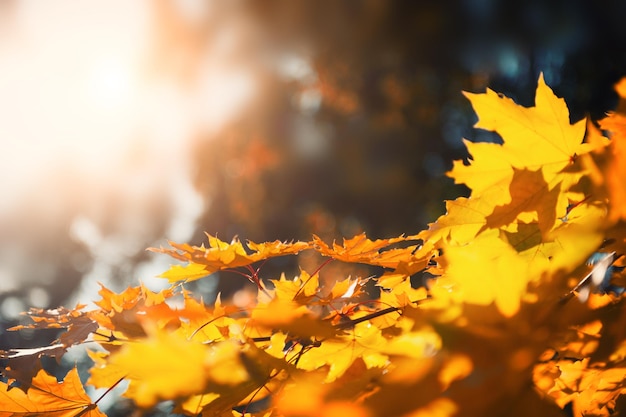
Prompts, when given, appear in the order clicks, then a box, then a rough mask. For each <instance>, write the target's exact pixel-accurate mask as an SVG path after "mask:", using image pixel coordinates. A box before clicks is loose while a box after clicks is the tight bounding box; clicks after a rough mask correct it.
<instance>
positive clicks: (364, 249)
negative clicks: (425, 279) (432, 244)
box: [313, 233, 430, 271]
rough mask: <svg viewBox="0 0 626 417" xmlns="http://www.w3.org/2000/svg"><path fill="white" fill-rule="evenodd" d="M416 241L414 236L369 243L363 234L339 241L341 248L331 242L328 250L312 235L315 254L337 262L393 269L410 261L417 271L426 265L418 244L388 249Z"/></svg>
mask: <svg viewBox="0 0 626 417" xmlns="http://www.w3.org/2000/svg"><path fill="white" fill-rule="evenodd" d="M417 239H418V237H417V236H399V237H395V238H391V239H377V240H370V239H368V238H367V236H366V235H365V233H361V234H358V235H356V236H354V237H353V238H351V239H343V245H340V244H338V243H336V242H333V244H332V247H331V246H329V245H327V244H326V243H325V242H324V241H323V240H322V239H320V238H319V237H318V236H316V235H313V244H314V248H315V250H316V251H318V252H319V253H321V254H322V255H324V256H328V257H331V258H333V259H336V260H338V261H343V262H349V263H361V264H368V265H376V266H382V267H384V268H392V269H395V268H397V267H398V265H399V263H400V262H404V263H409V262H410V263H412V264H418V265H419V266H416V271H418V270H420V269H423V268H424V267H425V266H426V264H427V263H428V259H429V257H430V253H427V252H426V251H423V250H420V249H421V246H420V245H411V246H408V247H406V248H390V246H391V245H393V244H395V243H399V242H407V241H415V240H417Z"/></svg>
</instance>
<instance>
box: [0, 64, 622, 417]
mask: <svg viewBox="0 0 626 417" xmlns="http://www.w3.org/2000/svg"><path fill="white" fill-rule="evenodd" d="M467 97H468V99H469V100H470V102H471V103H472V105H473V106H474V109H475V110H476V112H477V114H478V120H479V121H478V123H477V125H476V126H477V127H479V128H483V129H488V130H492V131H494V132H497V133H498V134H500V136H501V137H502V139H503V143H502V144H495V143H471V142H466V145H467V147H468V150H469V152H470V154H471V156H472V158H471V160H470V161H469V163H463V162H456V163H455V164H454V167H453V169H452V171H451V172H450V173H449V175H450V176H451V177H452V178H454V180H455V181H456V182H457V183H464V184H466V185H467V186H468V187H470V188H471V195H470V196H469V197H466V198H458V199H456V200H454V201H448V202H447V203H446V207H447V213H446V214H444V215H442V216H441V217H440V218H439V219H438V220H437V221H436V222H434V223H432V224H430V225H429V228H428V230H425V231H422V232H420V233H418V234H417V235H411V236H399V237H395V238H389V239H378V240H371V239H369V238H368V237H367V236H366V235H365V234H359V235H357V236H354V237H352V238H347V239H344V240H343V241H342V242H341V243H337V242H333V243H332V244H327V243H325V242H324V241H323V240H322V239H320V238H319V237H317V236H313V237H312V240H311V241H309V242H290V243H285V242H279V241H275V242H268V243H254V242H249V241H248V242H246V243H243V242H241V241H239V240H238V239H234V240H233V241H232V242H231V243H227V242H224V241H222V240H219V239H218V238H217V237H214V236H211V235H208V245H207V246H206V247H205V246H204V245H202V246H199V247H198V246H193V245H189V244H186V243H183V244H179V243H174V242H170V245H171V247H172V249H163V248H161V249H153V251H155V252H160V253H165V254H168V255H170V256H172V257H173V258H175V259H177V260H179V261H181V262H183V263H184V264H183V265H174V266H172V267H171V268H170V269H169V270H168V271H166V272H165V273H164V274H162V277H163V278H166V279H167V280H168V281H169V282H170V283H171V284H172V285H171V286H170V287H169V288H167V289H165V290H162V291H160V292H153V291H150V290H149V289H147V288H146V287H145V286H143V285H140V286H137V287H132V288H128V289H126V290H124V291H122V292H120V293H115V292H113V291H110V290H109V289H107V288H104V287H103V288H102V289H101V291H100V296H101V299H100V300H99V301H96V303H95V304H96V308H95V309H93V310H87V311H85V310H84V307H83V306H77V307H76V308H75V309H73V310H69V309H57V310H47V311H43V310H31V312H30V313H29V316H30V317H31V319H32V320H33V322H34V323H33V324H31V325H27V326H18V327H17V328H15V329H13V330H20V329H23V328H32V329H39V328H58V329H61V330H63V331H64V333H62V335H61V337H60V338H59V340H57V341H56V342H55V344H53V345H51V346H48V347H41V348H37V349H22V350H20V349H15V350H11V351H8V352H2V353H1V357H2V358H3V359H5V360H6V361H7V363H8V367H7V369H6V370H5V374H6V376H8V377H10V378H12V379H11V382H14V383H19V384H20V387H21V388H11V389H9V388H8V385H6V384H4V391H3V394H2V393H0V394H1V395H0V410H2V411H0V416H13V415H60V416H80V415H94V416H96V415H102V414H101V413H100V412H99V411H98V410H97V408H96V406H95V404H93V403H91V402H90V400H89V399H88V398H87V397H85V395H84V393H83V391H82V386H81V385H80V381H79V380H78V379H77V374H76V372H75V371H72V372H70V374H68V376H66V377H65V380H64V381H63V382H56V380H55V379H54V378H53V377H50V376H49V375H47V374H45V372H44V371H38V372H34V373H33V372H31V373H29V372H20V371H19V370H17V369H18V368H19V367H20V366H21V365H23V364H24V363H25V362H28V363H33V362H37V361H38V359H39V358H40V357H41V356H44V355H47V356H55V357H57V358H59V357H60V356H62V355H63V353H64V352H65V349H66V348H67V347H69V346H72V345H76V344H80V343H83V342H85V341H87V340H89V339H88V338H91V339H93V341H94V342H96V343H97V344H99V345H100V347H101V348H103V349H100V350H98V351H90V357H91V358H92V360H93V362H94V364H93V366H92V368H91V377H90V379H89V380H88V381H87V384H89V385H93V386H95V387H100V388H110V387H112V386H114V385H116V384H117V383H118V382H119V381H120V380H121V379H124V380H127V381H128V387H127V389H126V392H125V393H124V394H123V395H124V396H126V397H127V398H130V399H131V400H132V401H134V403H135V404H136V405H137V406H138V407H140V408H144V409H148V408H150V407H153V406H155V405H156V404H157V403H159V402H160V401H167V400H169V401H172V402H173V403H174V411H175V412H177V413H182V414H186V415H202V416H232V415H235V416H240V415H246V416H270V415H271V416H284V417H295V416H307V417H308V416H360V417H377V416H390V417H394V416H398V417H402V416H404V417H417V416H442V417H448V416H453V415H460V416H485V415H490V416H500V415H501V416H504V415H506V416H527V415H541V416H559V415H562V414H561V409H562V408H564V407H566V406H571V409H573V411H574V414H575V415H576V416H592V415H593V416H597V415H601V416H604V415H609V414H611V413H613V412H614V411H615V408H616V407H617V406H618V397H619V396H620V395H621V394H623V393H625V392H626V383H625V379H624V375H625V374H626V364H625V363H624V361H625V358H626V308H625V301H624V297H623V293H624V288H623V287H624V284H625V283H626V277H625V274H624V273H623V272H622V269H623V267H624V266H625V262H624V259H623V257H622V255H621V254H623V253H624V251H626V228H625V227H624V221H625V220H626V212H625V211H624V207H626V185H625V184H626V169H625V167H626V146H624V143H625V141H626V122H625V120H626V115H621V114H617V113H615V114H611V115H609V116H608V117H607V118H606V119H605V120H603V121H601V122H600V125H601V127H602V128H603V129H604V130H605V131H608V132H609V133H608V135H609V136H610V140H609V139H607V138H605V137H603V136H602V133H601V132H600V131H599V130H597V129H595V128H593V127H592V125H591V124H587V123H586V122H585V121H579V122H576V123H574V124H570V122H569V114H568V109H567V106H566V105H565V102H564V101H563V100H562V99H560V98H558V97H556V95H554V93H553V92H552V90H551V89H550V88H549V87H548V86H547V85H546V84H545V82H544V80H543V77H540V78H539V83H538V87H537V91H536V99H535V106H533V107H530V108H526V107H522V106H519V105H517V104H516V103H515V102H513V100H511V99H509V98H506V97H504V96H502V95H499V94H497V93H495V92H494V91H491V90H488V91H487V92H486V93H485V94H467ZM586 126H588V128H587V129H586ZM304 250H308V251H316V252H317V254H318V255H321V256H323V257H326V258H328V261H327V262H325V263H322V264H321V265H320V266H319V268H317V269H316V270H314V271H305V270H301V271H300V273H299V274H297V275H296V276H295V277H291V278H287V277H286V276H285V275H283V276H281V277H280V278H279V279H268V278H271V277H264V276H262V275H263V263H262V262H265V261H267V260H268V259H272V258H274V257H278V256H289V255H296V254H297V253H299V252H300V251H304ZM331 260H334V261H339V262H343V263H345V264H367V265H372V266H376V267H379V268H380V270H381V272H380V273H379V275H378V276H375V277H369V278H363V277H358V276H357V277H350V276H343V275H342V276H337V277H335V278H336V279H335V280H334V281H328V280H320V279H319V275H320V271H321V270H322V269H323V268H324V267H325V266H326V265H327V264H328V262H330V261H331ZM226 269H228V270H235V271H237V272H239V273H240V275H243V276H245V277H247V278H248V279H249V280H250V281H252V282H253V283H255V285H256V287H257V289H258V293H257V296H256V297H255V299H254V301H253V302H251V303H249V305H247V307H246V308H245V309H242V308H238V307H234V306H232V305H229V304H223V303H222V302H221V300H220V298H219V296H218V298H217V300H216V302H215V303H214V304H213V305H212V306H207V305H205V304H204V302H203V301H202V300H201V299H197V298H195V297H194V294H192V293H191V292H189V291H187V290H186V289H185V288H184V287H183V284H181V283H180V282H183V283H184V282H187V281H193V280H197V279H203V278H204V277H205V276H208V275H210V274H213V273H215V272H219V271H222V270H226ZM415 277H419V278H423V279H424V280H425V281H424V285H415V282H413V284H412V278H415ZM274 278H275V277H274ZM209 279H210V278H209ZM370 279H372V280H374V281H375V284H376V286H377V287H378V289H379V290H380V291H379V294H378V295H376V296H373V295H370V294H368V292H367V291H365V284H366V283H367V282H368V281H369V280H370ZM413 281H415V280H413ZM11 382H10V383H11ZM44 397H45V398H44ZM52 397H54V401H53V400H51V398H52ZM261 400H263V401H261ZM261 402H265V403H266V404H267V405H266V406H265V407H260V406H259V405H258V404H259V403H261ZM259 408H260V409H259ZM6 410H8V411H6Z"/></svg>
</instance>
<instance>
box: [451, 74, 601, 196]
mask: <svg viewBox="0 0 626 417" xmlns="http://www.w3.org/2000/svg"><path fill="white" fill-rule="evenodd" d="M465 95H466V97H467V98H468V99H469V100H470V102H471V103H472V106H473V108H474V110H475V111H476V113H477V114H478V122H477V123H476V125H475V127H477V128H481V129H486V130H490V131H494V132H496V133H499V134H500V136H501V137H502V139H503V141H504V143H503V144H502V145H500V144H495V143H472V142H468V141H465V144H466V146H467V148H468V151H469V153H470V154H471V155H472V158H473V160H472V161H471V163H470V165H464V164H463V163H462V162H459V161H457V162H455V163H454V166H453V169H452V172H451V173H450V174H449V175H450V176H451V177H452V178H454V179H455V181H456V182H457V183H464V184H466V185H467V186H468V187H470V188H471V189H472V191H473V193H476V194H482V193H483V192H484V191H485V190H488V189H489V188H490V187H491V186H492V185H493V184H495V183H499V182H500V181H502V180H503V179H505V182H509V183H510V180H511V178H512V176H513V168H519V169H530V170H538V169H540V170H542V172H543V174H544V178H545V180H546V182H547V183H552V180H553V177H554V176H556V175H558V174H559V173H560V172H561V171H562V170H563V168H565V167H566V166H567V165H568V164H570V163H571V161H572V160H573V159H574V158H575V157H576V156H577V155H581V154H584V153H586V152H589V151H590V150H591V147H590V146H588V145H586V144H584V143H582V141H583V137H584V134H585V122H584V121H579V122H577V123H575V124H573V125H572V124H570V122H569V111H568V109H567V106H566V104H565V101H564V100H563V99H559V98H558V97H556V96H555V95H554V93H553V92H552V90H551V89H550V88H549V87H548V86H547V85H546V83H545V81H544V78H543V75H541V76H540V77H539V82H538V85H537V91H536V96H535V105H536V106H535V107H530V108H527V107H523V106H519V105H518V104H516V103H515V102H514V101H513V100H511V99H510V98H507V97H504V96H502V95H501V94H498V93H496V92H494V91H492V90H489V89H487V92H486V93H485V94H470V93H466V94H465Z"/></svg>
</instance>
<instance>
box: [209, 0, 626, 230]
mask: <svg viewBox="0 0 626 417" xmlns="http://www.w3.org/2000/svg"><path fill="white" fill-rule="evenodd" d="M244 5H245V7H244V8H243V9H242V10H240V12H243V13H245V14H246V15H247V16H248V17H249V18H250V19H251V21H253V22H255V23H256V25H258V28H259V33H262V37H261V38H262V39H261V40H259V39H258V38H257V39H255V42H258V44H257V45H256V46H257V49H256V50H257V51H259V50H263V51H265V52H266V53H267V51H270V53H271V54H273V55H272V56H274V57H279V58H281V57H285V56H290V55H293V56H296V57H303V58H304V59H306V60H308V61H309V63H310V65H311V69H312V75H310V76H309V77H308V78H307V77H302V78H300V79H294V78H288V79H286V78H285V77H283V78H281V77H280V76H279V75H275V74H274V75H273V76H268V80H267V85H266V89H265V91H264V93H263V94H261V95H260V97H262V98H261V99H260V101H258V102H257V103H255V104H254V105H253V106H252V107H251V108H250V110H249V112H248V113H246V114H244V115H243V116H242V117H241V118H240V119H239V120H238V121H237V122H236V123H233V124H232V125H231V126H230V128H229V130H228V131H227V132H225V133H221V134H220V135H219V137H218V138H217V140H213V141H205V142H199V143H200V145H199V149H198V152H197V157H198V162H199V164H198V166H199V167H200V168H199V171H198V182H197V184H198V187H199V188H200V189H201V190H204V192H205V193H206V195H207V196H210V197H209V198H210V199H211V205H210V207H209V209H208V210H207V211H206V213H205V215H204V216H203V218H202V221H201V222H200V223H199V231H201V230H206V231H209V232H211V233H215V232H217V233H219V234H220V235H222V236H223V237H225V238H230V237H231V236H232V235H234V234H239V235H240V236H242V237H249V238H251V239H274V238H279V239H290V238H300V239H306V237H307V236H308V235H309V234H310V233H311V232H313V233H320V234H322V235H324V236H325V237H328V238H332V237H338V236H342V235H343V236H345V235H351V234H354V233H355V232H358V231H359V230H362V229H363V230H366V231H367V232H368V234H370V235H372V236H391V235H397V234H400V233H411V232H414V231H417V230H419V229H421V228H423V227H424V226H425V224H426V223H427V222H429V221H433V220H434V219H435V218H436V217H437V216H438V215H439V214H441V213H442V209H443V205H442V203H441V201H443V200H444V199H445V198H447V197H448V196H450V195H453V193H456V192H457V191H452V189H451V183H450V181H448V180H447V179H445V178H444V176H443V173H444V172H445V171H446V170H447V169H448V168H449V167H450V162H451V161H452V160H453V159H458V158H460V157H464V156H466V155H465V153H464V150H463V148H462V143H461V138H463V137H466V138H469V139H471V140H498V138H495V137H494V136H493V135H491V134H489V133H487V132H483V133H481V132H479V133H474V132H473V131H472V129H470V128H471V125H472V124H473V122H474V119H473V117H474V116H473V114H472V111H471V109H470V107H469V104H468V103H467V102H466V101H465V99H464V98H463V96H462V95H461V91H462V90H469V91H481V90H484V88H486V87H487V86H489V87H491V88H494V89H497V90H498V91H502V92H504V93H505V94H507V95H509V96H512V97H514V98H515V99H516V100H519V101H521V102H522V103H524V104H526V105H532V102H531V100H532V97H533V95H534V88H535V83H536V80H537V76H538V74H539V72H544V74H545V76H546V79H547V81H548V83H549V84H550V85H551V86H553V88H554V89H555V90H556V91H557V93H558V94H560V95H561V96H564V97H565V98H566V100H567V102H568V103H569V104H570V106H571V108H572V118H574V119H579V118H581V117H583V116H584V115H585V114H591V115H592V117H594V118H598V117H600V116H601V115H602V114H603V113H604V112H606V111H607V110H609V109H610V108H612V107H613V106H614V104H615V100H616V99H615V95H614V93H613V92H612V84H613V83H614V82H616V81H617V80H618V79H619V77H620V76H622V75H624V74H626V58H625V57H626V55H624V54H623V53H620V52H621V51H622V50H623V47H622V46H621V45H623V44H624V42H623V41H624V38H625V37H626V31H625V30H624V29H623V25H622V24H621V22H620V21H619V19H618V18H617V17H616V16H619V15H623V14H622V13H621V12H622V11H623V10H624V8H625V6H624V5H623V4H621V3H620V2H616V1H614V2H609V3H603V4H602V5H600V4H597V3H590V2H585V1H574V2H570V1H568V2H565V1H556V2H541V1H532V2H495V1H489V0H465V1H456V2H440V1H419V2H410V1H397V2H387V1H341V2H335V1H321V2H303V1H295V2H293V1H250V2H246V3H244ZM307 100H308V101H307ZM315 100H320V102H319V104H317V103H315ZM310 102H313V104H311V103H310ZM260 114H261V115H262V116H259V115H260ZM253 116H254V117H253ZM257 152H258V160H257V159H256V155H257ZM267 155H272V157H271V158H270V159H271V161H272V162H271V164H268V163H267ZM263 161H265V162H263ZM198 236H200V235H198ZM199 239H200V237H199Z"/></svg>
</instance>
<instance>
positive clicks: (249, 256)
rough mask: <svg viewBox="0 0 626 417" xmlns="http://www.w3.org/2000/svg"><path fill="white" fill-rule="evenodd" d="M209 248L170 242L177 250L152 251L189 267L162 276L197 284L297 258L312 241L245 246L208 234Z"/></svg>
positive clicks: (236, 240)
mask: <svg viewBox="0 0 626 417" xmlns="http://www.w3.org/2000/svg"><path fill="white" fill-rule="evenodd" d="M207 237H208V240H209V242H208V246H207V247H205V246H204V245H202V246H199V247H198V246H191V245H188V244H186V243H184V244H179V243H175V242H171V241H170V242H169V244H170V246H172V248H173V249H164V248H158V249H157V248H150V249H149V250H151V251H152V252H159V253H165V254H167V255H170V256H172V257H173V258H175V259H178V260H179V261H183V262H189V264H188V265H187V266H184V267H181V266H178V265H176V266H173V267H172V268H171V269H170V270H168V271H166V272H164V273H163V274H162V275H161V277H163V278H167V279H168V280H170V282H176V281H181V280H184V281H194V280H197V279H200V278H203V277H205V276H207V275H210V274H212V273H214V272H217V271H221V270H223V269H230V268H238V267H241V266H246V265H250V264H253V263H255V262H258V261H261V260H266V259H270V258H275V257H277V256H285V255H294V254H297V253H298V252H300V251H303V250H305V249H309V248H310V247H311V245H310V243H308V242H299V241H298V242H291V243H288V242H281V241H278V240H277V241H274V242H267V243H254V242H251V241H247V242H246V245H247V247H248V249H249V250H246V248H245V247H244V244H243V243H242V242H241V241H239V239H237V238H235V239H233V240H232V242H231V243H227V242H224V241H222V240H220V239H218V238H217V237H215V236H211V235H209V234H207Z"/></svg>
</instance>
